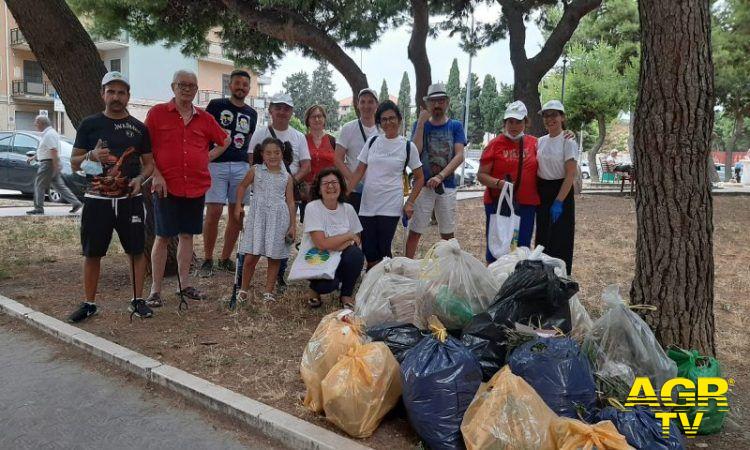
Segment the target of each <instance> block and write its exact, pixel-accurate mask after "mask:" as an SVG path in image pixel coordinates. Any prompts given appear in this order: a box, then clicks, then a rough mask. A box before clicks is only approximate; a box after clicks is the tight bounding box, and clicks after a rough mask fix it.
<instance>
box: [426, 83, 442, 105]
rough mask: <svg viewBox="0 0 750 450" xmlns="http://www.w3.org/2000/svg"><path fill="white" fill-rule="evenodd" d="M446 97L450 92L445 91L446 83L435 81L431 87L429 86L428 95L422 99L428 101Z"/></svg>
mask: <svg viewBox="0 0 750 450" xmlns="http://www.w3.org/2000/svg"><path fill="white" fill-rule="evenodd" d="M445 97H448V94H447V93H446V92H445V84H443V83H435V84H431V85H430V87H428V88H427V96H426V97H422V100H424V101H427V100H432V99H436V98H445Z"/></svg>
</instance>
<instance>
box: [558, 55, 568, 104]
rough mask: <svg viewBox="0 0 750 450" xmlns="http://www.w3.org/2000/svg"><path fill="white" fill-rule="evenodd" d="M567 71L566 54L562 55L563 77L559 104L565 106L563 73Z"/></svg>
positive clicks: (563, 78)
mask: <svg viewBox="0 0 750 450" xmlns="http://www.w3.org/2000/svg"><path fill="white" fill-rule="evenodd" d="M567 71H568V54H567V53H563V77H562V93H561V94H560V103H562V104H563V105H564V104H565V73H566V72H567Z"/></svg>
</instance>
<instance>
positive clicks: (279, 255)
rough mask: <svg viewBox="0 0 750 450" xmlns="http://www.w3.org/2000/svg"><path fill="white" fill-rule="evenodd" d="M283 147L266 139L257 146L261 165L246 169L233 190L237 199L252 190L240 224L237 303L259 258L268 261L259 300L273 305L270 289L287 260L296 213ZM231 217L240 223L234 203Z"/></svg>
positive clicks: (273, 140) (241, 299) (273, 139)
mask: <svg viewBox="0 0 750 450" xmlns="http://www.w3.org/2000/svg"><path fill="white" fill-rule="evenodd" d="M283 145H284V144H283V143H282V142H281V141H280V140H278V139H275V138H267V139H265V140H264V141H263V143H262V144H261V145H260V151H261V155H263V164H256V165H254V166H253V167H251V168H250V170H249V171H248V172H247V175H245V178H244V179H243V180H242V182H241V183H240V185H239V187H238V188H237V195H238V196H239V197H237V198H244V195H245V191H246V190H247V188H248V187H249V186H250V185H252V186H253V196H252V201H251V203H250V210H249V212H248V215H247V217H246V218H245V223H244V230H245V232H244V234H243V236H242V241H241V242H240V253H244V254H245V262H244V264H243V266H242V285H241V289H240V291H239V293H238V300H240V301H243V300H246V299H247V289H248V287H249V286H250V280H252V278H253V274H254V273H255V266H256V265H257V264H258V261H259V260H260V257H261V256H265V257H266V258H267V259H268V271H267V273H266V289H265V292H264V293H263V300H265V301H275V300H276V298H275V297H274V294H273V292H274V288H275V286H276V275H277V273H278V271H279V264H280V262H281V261H280V260H281V259H283V258H288V257H289V245H288V244H287V241H290V242H293V241H294V238H295V233H296V230H297V227H296V222H297V211H296V208H295V204H294V184H293V178H292V176H291V175H289V173H288V172H287V171H286V168H285V167H284V162H283V160H282V147H283ZM234 214H235V217H236V218H237V220H238V221H239V222H240V223H242V216H243V214H244V211H243V209H242V205H241V204H240V203H239V202H238V203H237V206H236V207H235V210H234Z"/></svg>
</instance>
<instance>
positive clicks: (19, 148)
mask: <svg viewBox="0 0 750 450" xmlns="http://www.w3.org/2000/svg"><path fill="white" fill-rule="evenodd" d="M41 138H42V133H39V132H37V131H0V189H7V190H11V191H21V192H22V193H24V194H26V195H34V178H35V177H36V171H37V168H38V165H39V163H38V162H36V161H34V162H32V163H31V164H29V163H28V162H27V158H28V156H29V155H34V154H36V149H37V147H38V146H39V141H41ZM59 152H60V163H61V165H62V177H63V180H64V181H65V184H66V185H67V186H68V187H69V188H70V190H71V191H73V193H74V194H75V195H76V196H77V197H78V198H83V194H84V190H85V186H86V178H85V177H84V176H83V175H82V174H78V173H73V170H72V169H71V167H70V156H71V154H72V153H73V143H72V142H71V141H70V140H69V139H67V138H62V137H61V138H60V149H59ZM48 195H49V198H50V200H52V201H54V202H60V201H62V198H61V197H60V194H59V193H57V192H55V190H54V189H50V192H49V193H48Z"/></svg>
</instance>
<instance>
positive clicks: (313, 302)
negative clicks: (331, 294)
mask: <svg viewBox="0 0 750 450" xmlns="http://www.w3.org/2000/svg"><path fill="white" fill-rule="evenodd" d="M322 305H323V300H321V299H320V297H310V298H308V299H307V306H309V307H310V308H313V309H315V308H320V307H321V306H322Z"/></svg>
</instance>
